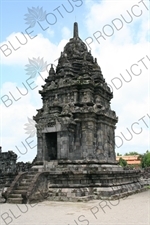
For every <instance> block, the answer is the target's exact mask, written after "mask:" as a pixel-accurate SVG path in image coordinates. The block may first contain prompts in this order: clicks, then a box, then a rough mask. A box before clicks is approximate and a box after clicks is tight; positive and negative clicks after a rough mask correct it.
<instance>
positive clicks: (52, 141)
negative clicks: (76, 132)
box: [45, 132, 57, 160]
mask: <svg viewBox="0 0 150 225" xmlns="http://www.w3.org/2000/svg"><path fill="white" fill-rule="evenodd" d="M45 135H46V146H47V153H48V159H49V160H56V159H57V132H53V133H46V134H45Z"/></svg>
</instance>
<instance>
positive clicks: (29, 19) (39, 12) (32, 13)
mask: <svg viewBox="0 0 150 225" xmlns="http://www.w3.org/2000/svg"><path fill="white" fill-rule="evenodd" d="M28 12H29V13H28V14H25V17H26V18H25V20H26V24H29V25H30V27H34V26H35V24H36V22H39V21H44V20H45V17H46V11H43V8H42V7H41V8H39V7H37V8H35V7H32V9H29V8H28Z"/></svg>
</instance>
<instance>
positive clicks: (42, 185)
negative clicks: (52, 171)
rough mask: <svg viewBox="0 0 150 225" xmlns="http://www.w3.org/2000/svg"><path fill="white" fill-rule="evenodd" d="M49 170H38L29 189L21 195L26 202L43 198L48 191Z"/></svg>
mask: <svg viewBox="0 0 150 225" xmlns="http://www.w3.org/2000/svg"><path fill="white" fill-rule="evenodd" d="M48 174H49V172H39V173H37V174H36V175H35V177H34V178H33V180H32V182H31V184H30V187H29V189H28V190H27V192H26V193H25V194H23V195H22V197H23V199H26V200H27V201H28V203H29V202H30V203H31V202H37V201H40V200H44V199H45V198H46V197H47V193H48V183H47V179H46V177H47V175H48Z"/></svg>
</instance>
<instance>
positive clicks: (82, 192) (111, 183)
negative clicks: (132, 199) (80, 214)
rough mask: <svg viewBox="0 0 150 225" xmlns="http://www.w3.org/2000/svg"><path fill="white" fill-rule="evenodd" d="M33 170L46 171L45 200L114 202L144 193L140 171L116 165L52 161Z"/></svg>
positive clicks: (94, 161) (34, 196)
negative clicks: (133, 194) (101, 200)
mask: <svg viewBox="0 0 150 225" xmlns="http://www.w3.org/2000/svg"><path fill="white" fill-rule="evenodd" d="M32 169H33V170H37V169H38V170H39V171H40V172H41V173H42V171H46V174H45V176H46V180H47V188H48V189H47V191H46V193H47V199H48V200H54V201H88V200H92V199H116V198H121V197H124V196H127V195H130V194H132V193H136V192H139V191H142V190H144V184H143V183H142V181H141V180H140V171H139V170H123V168H122V167H121V166H119V165H117V164H115V163H114V164H104V163H99V162H98V161H97V160H90V161H87V160H74V161H70V160H67V161H65V160H60V161H55V160H54V161H51V162H45V163H44V165H43V166H39V165H38V166H34V167H33V168H32ZM38 194H40V193H38ZM38 194H37V195H36V194H35V195H33V196H32V200H31V202H32V201H36V198H37V199H38V197H39V196H38Z"/></svg>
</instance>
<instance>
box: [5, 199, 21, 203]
mask: <svg viewBox="0 0 150 225" xmlns="http://www.w3.org/2000/svg"><path fill="white" fill-rule="evenodd" d="M22 200H23V199H22V198H8V199H7V203H12V204H22Z"/></svg>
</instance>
